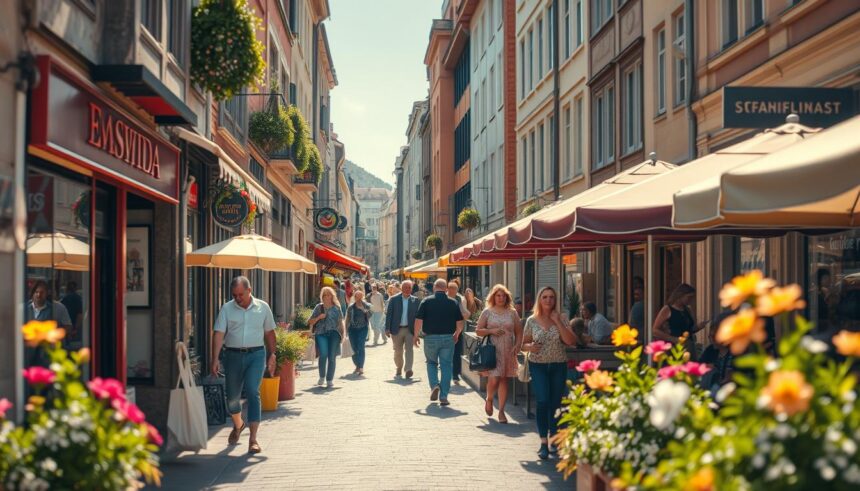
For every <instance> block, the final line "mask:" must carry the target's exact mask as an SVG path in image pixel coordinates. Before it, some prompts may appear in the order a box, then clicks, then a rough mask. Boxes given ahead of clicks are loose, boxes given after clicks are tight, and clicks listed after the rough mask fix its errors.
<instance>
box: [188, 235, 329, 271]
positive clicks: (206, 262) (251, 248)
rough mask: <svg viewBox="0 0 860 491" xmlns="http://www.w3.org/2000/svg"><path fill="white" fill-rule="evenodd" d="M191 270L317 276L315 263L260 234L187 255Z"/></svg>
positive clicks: (218, 244) (204, 248) (233, 239)
mask: <svg viewBox="0 0 860 491" xmlns="http://www.w3.org/2000/svg"><path fill="white" fill-rule="evenodd" d="M185 263H186V264H187V265H188V266H203V267H207V268H226V269H262V270H264V271H276V272H282V273H308V274H316V273H317V265H316V263H314V262H313V261H310V260H308V259H307V258H305V257H303V256H300V255H298V254H296V253H295V252H293V251H291V250H289V249H287V248H285V247H282V246H280V245H278V244H275V243H274V242H272V239H269V238H267V237H263V236H261V235H256V234H246V235H238V236H236V237H231V238H229V239H227V240H224V241H221V242H218V243H217V244H212V245H210V246H206V247H203V248H201V249H197V250H196V251H192V252H191V253H188V254H186V255H185Z"/></svg>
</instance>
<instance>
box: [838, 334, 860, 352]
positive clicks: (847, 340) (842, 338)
mask: <svg viewBox="0 0 860 491" xmlns="http://www.w3.org/2000/svg"><path fill="white" fill-rule="evenodd" d="M833 345H834V346H836V351H838V352H839V354H840V355H842V356H853V357H855V358H860V332H848V331H839V334H837V335H836V336H833Z"/></svg>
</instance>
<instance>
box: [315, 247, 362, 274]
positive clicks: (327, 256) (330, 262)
mask: <svg viewBox="0 0 860 491" xmlns="http://www.w3.org/2000/svg"><path fill="white" fill-rule="evenodd" d="M313 248H314V258H315V259H316V261H317V262H318V263H320V264H322V265H324V266H327V267H328V268H336V269H340V270H346V271H354V272H356V273H361V274H365V273H367V272H368V271H370V266H368V265H367V264H364V263H363V262H361V261H360V260H358V259H357V258H354V257H352V256H349V255H347V254H344V253H342V252H340V251H338V250H336V249H332V248H331V247H326V246H324V245H320V244H313Z"/></svg>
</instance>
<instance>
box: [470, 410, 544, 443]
mask: <svg viewBox="0 0 860 491" xmlns="http://www.w3.org/2000/svg"><path fill="white" fill-rule="evenodd" d="M475 428H478V429H480V430H483V431H486V432H489V433H496V434H498V435H507V436H511V437H516V438H521V437H524V436H527V435H530V436H535V437H536V435H535V432H534V427H533V426H532V425H531V424H529V422H527V421H525V422H516V421H513V420H512V419H511V418H510V416H509V417H508V424H502V423H499V422H498V420H496V418H495V416H494V417H493V419H491V420H489V421H487V423H485V424H483V425H479V426H476V427H475ZM535 441H537V438H535Z"/></svg>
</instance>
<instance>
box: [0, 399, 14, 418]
mask: <svg viewBox="0 0 860 491" xmlns="http://www.w3.org/2000/svg"><path fill="white" fill-rule="evenodd" d="M10 409H12V403H11V402H9V399H6V398H5V397H4V398H3V399H0V418H5V417H6V411H8V410H10Z"/></svg>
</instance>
